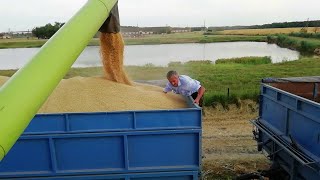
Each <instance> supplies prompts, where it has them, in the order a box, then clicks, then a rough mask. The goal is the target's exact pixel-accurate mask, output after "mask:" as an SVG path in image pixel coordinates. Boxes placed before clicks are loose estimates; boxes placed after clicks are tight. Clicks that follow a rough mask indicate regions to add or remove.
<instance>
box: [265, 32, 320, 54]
mask: <svg viewBox="0 0 320 180" xmlns="http://www.w3.org/2000/svg"><path fill="white" fill-rule="evenodd" d="M267 42H268V43H275V44H277V45H279V46H281V47H286V48H290V49H294V50H298V51H299V52H301V53H305V54H313V53H314V51H315V49H317V48H320V40H319V39H314V38H302V37H292V36H288V35H274V36H272V35H269V36H267Z"/></svg>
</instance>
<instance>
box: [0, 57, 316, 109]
mask: <svg viewBox="0 0 320 180" xmlns="http://www.w3.org/2000/svg"><path fill="white" fill-rule="evenodd" d="M243 59H245V58H243ZM249 59H250V58H249ZM227 61H229V60H227ZM230 61H232V60H230ZM172 69H175V70H177V71H178V72H179V73H180V74H187V75H190V76H191V77H193V78H195V79H198V80H199V81H201V83H202V84H203V85H204V86H205V87H206V89H207V92H206V94H205V105H207V106H210V105H214V104H216V103H221V104H222V105H226V104H229V103H235V104H239V101H240V100H241V99H252V100H257V98H258V95H259V87H260V81H261V79H263V78H266V77H299V76H319V72H320V58H319V57H317V58H301V59H299V60H296V61H288V62H283V63H276V64H257V65H251V64H249V65H248V64H246V63H245V64H236V63H231V64H213V63H211V62H210V61H191V62H189V63H179V62H173V63H170V64H169V66H168V67H157V66H151V65H146V66H127V67H126V71H127V72H128V74H129V76H130V77H131V78H132V79H133V80H156V79H165V74H166V73H167V71H169V70H172ZM13 73H14V70H5V71H3V70H2V71H0V75H5V76H11V75H12V74H13ZM102 75H103V70H102V68H101V67H91V68H73V69H71V70H70V71H69V73H68V74H67V75H66V77H65V78H70V77H74V76H102ZM228 89H229V96H228Z"/></svg>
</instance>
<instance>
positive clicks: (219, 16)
mask: <svg viewBox="0 0 320 180" xmlns="http://www.w3.org/2000/svg"><path fill="white" fill-rule="evenodd" d="M86 1H87V0H0V32H4V31H8V30H9V29H10V30H11V31H20V30H28V29H29V30H32V28H34V27H35V26H42V25H45V24H47V23H54V22H66V21H68V19H69V18H70V17H71V16H72V15H73V14H74V13H76V12H77V11H78V10H79V9H80V7H81V6H83V5H84V4H85V2H86ZM319 8H320V0H119V12H120V19H121V25H122V26H128V25H130V26H136V25H139V26H165V25H168V26H179V27H185V26H203V24H204V21H205V23H206V26H207V27H208V26H233V25H256V24H266V23H272V22H285V21H304V20H307V19H308V18H309V19H310V20H320V10H319Z"/></svg>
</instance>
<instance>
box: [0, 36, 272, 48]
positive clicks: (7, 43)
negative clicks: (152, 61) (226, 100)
mask: <svg viewBox="0 0 320 180" xmlns="http://www.w3.org/2000/svg"><path fill="white" fill-rule="evenodd" d="M46 41H47V40H43V39H40V40H38V39H34V38H33V39H26V38H24V39H23V38H20V39H0V49H4V48H30V47H41V46H42V45H43V44H44V43H46ZM124 41H125V44H126V45H146V44H181V43H210V42H235V41H258V42H263V41H266V36H246V35H203V33H200V32H190V33H177V34H164V35H161V34H155V35H146V36H141V37H136V38H129V37H127V38H126V37H125V38H124ZM88 45H89V46H99V39H97V38H94V39H92V40H91V41H90V42H89V44H88Z"/></svg>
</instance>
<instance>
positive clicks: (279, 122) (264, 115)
mask: <svg viewBox="0 0 320 180" xmlns="http://www.w3.org/2000/svg"><path fill="white" fill-rule="evenodd" d="M319 83H320V76H316V77H297V78H265V79H263V80H262V84H261V95H260V106H259V117H258V118H257V119H255V120H253V121H252V123H253V124H254V126H255V129H254V131H253V134H254V138H255V139H256V140H257V142H258V150H260V151H264V152H266V153H267V157H268V158H269V159H270V160H271V161H272V167H271V169H270V171H269V175H271V176H274V177H278V178H279V174H276V173H275V172H282V175H283V176H282V179H299V180H300V179H301V180H319V179H320V104H319V102H320V96H319V91H320V86H319ZM279 169H280V170H281V171H278V170H279ZM272 173H275V174H272Z"/></svg>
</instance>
